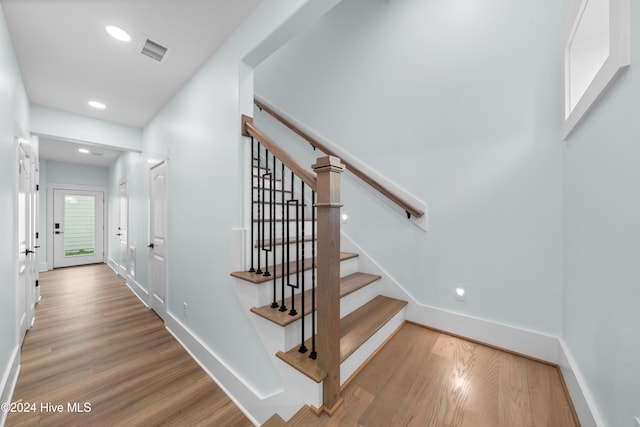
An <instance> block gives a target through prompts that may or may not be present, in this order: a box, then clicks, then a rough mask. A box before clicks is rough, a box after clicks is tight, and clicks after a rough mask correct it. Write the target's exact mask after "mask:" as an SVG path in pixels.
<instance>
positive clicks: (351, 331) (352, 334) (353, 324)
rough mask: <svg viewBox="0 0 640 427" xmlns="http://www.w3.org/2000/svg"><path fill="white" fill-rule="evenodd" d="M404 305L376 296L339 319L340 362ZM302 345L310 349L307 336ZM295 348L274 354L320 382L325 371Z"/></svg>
mask: <svg viewBox="0 0 640 427" xmlns="http://www.w3.org/2000/svg"><path fill="white" fill-rule="evenodd" d="M406 305H407V302H406V301H402V300H398V299H395V298H390V297H385V296H382V295H378V296H377V297H375V298H374V299H372V300H371V301H369V302H368V303H366V304H365V305H363V306H362V307H360V308H358V309H357V310H355V311H354V312H352V313H350V314H348V315H347V316H345V317H343V318H342V319H340V363H342V362H344V361H345V360H346V359H347V358H348V357H349V356H351V355H352V354H353V352H354V351H356V350H357V349H358V348H359V347H360V346H361V345H362V344H364V343H365V342H366V341H367V340H368V339H369V338H371V337H372V336H373V335H374V334H375V333H376V332H377V331H378V330H379V329H380V328H382V327H383V326H384V325H385V324H386V323H387V322H388V321H389V320H391V319H392V318H393V316H395V315H396V314H397V313H398V312H399V311H400V310H402V309H403V308H404V307H405V306H406ZM305 346H306V347H307V348H309V349H310V348H311V339H308V340H306V341H305ZM298 347H299V346H296V347H294V348H292V349H291V350H289V351H287V352H286V353H285V352H282V351H279V352H278V353H277V354H276V356H278V357H279V358H280V359H282V360H283V361H284V362H286V363H288V364H289V365H291V366H292V367H294V368H296V369H297V370H298V371H300V372H302V373H303V374H305V375H306V376H308V377H309V378H311V379H312V380H314V381H315V382H318V383H319V382H322V381H323V380H324V379H325V377H326V376H327V373H326V372H325V371H324V370H322V369H321V368H320V367H319V366H318V362H317V360H313V359H310V358H309V352H308V351H307V352H306V353H300V352H298Z"/></svg>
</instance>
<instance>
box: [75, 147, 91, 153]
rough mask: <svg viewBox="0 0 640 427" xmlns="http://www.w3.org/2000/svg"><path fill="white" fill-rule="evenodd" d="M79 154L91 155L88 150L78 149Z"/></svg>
mask: <svg viewBox="0 0 640 427" xmlns="http://www.w3.org/2000/svg"><path fill="white" fill-rule="evenodd" d="M78 152H79V153H82V154H89V150H87V149H86V148H78Z"/></svg>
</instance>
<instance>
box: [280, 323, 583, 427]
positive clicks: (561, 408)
mask: <svg viewBox="0 0 640 427" xmlns="http://www.w3.org/2000/svg"><path fill="white" fill-rule="evenodd" d="M342 396H343V398H344V400H345V402H344V404H343V405H342V406H341V407H340V409H338V411H337V412H336V413H335V414H334V415H333V416H332V417H327V416H326V415H322V416H320V417H318V416H316V415H314V414H313V413H312V412H311V411H310V410H309V409H304V410H301V411H300V412H298V414H296V415H295V416H294V417H293V418H292V419H291V420H289V422H288V423H286V425H287V426H304V427H315V426H366V427H369V426H376V427H377V426H380V427H386V426H416V427H423V426H469V427H483V426H487V427H498V426H504V427H521V426H557V427H571V426H578V425H579V424H578V422H577V421H576V419H575V418H574V412H573V410H572V406H571V404H570V402H569V400H568V399H567V396H566V393H565V389H564V386H563V383H562V380H561V378H560V375H559V373H558V370H557V368H556V367H553V366H550V365H547V364H543V363H539V362H535V361H533V360H530V359H526V358H524V357H520V356H516V355H513V354H510V353H506V352H503V351H499V350H495V349H493V348H489V347H486V346H483V345H480V344H476V343H472V342H470V341H466V340H463V339H459V338H456V337H453V336H450V335H446V334H443V333H440V332H436V331H433V330H430V329H426V328H423V327H420V326H417V325H413V324H410V323H407V324H405V325H404V326H403V327H402V328H401V329H400V330H399V332H398V333H397V334H396V335H395V336H394V337H393V338H392V339H391V340H389V342H388V344H387V345H386V346H385V347H384V348H383V349H382V350H380V351H379V352H378V354H377V355H376V356H375V357H374V358H373V359H372V360H371V361H370V363H369V364H368V365H366V367H365V368H364V369H362V370H361V371H360V373H359V375H358V376H357V377H355V378H354V379H353V380H352V381H351V382H350V383H349V384H348V385H347V386H346V387H345V388H344V390H343V392H342ZM274 425H277V424H276V423H274Z"/></svg>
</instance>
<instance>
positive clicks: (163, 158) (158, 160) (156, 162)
mask: <svg viewBox="0 0 640 427" xmlns="http://www.w3.org/2000/svg"><path fill="white" fill-rule="evenodd" d="M152 160H153V161H149V162H148V166H149V167H148V171H147V174H148V175H147V176H148V178H149V200H148V203H147V205H148V214H147V225H148V227H147V242H149V243H151V239H152V236H151V235H152V232H151V227H152V224H151V209H152V203H151V202H152V200H151V193H152V191H151V186H152V185H153V183H152V182H151V175H152V173H153V170H154V169H155V168H156V167H158V166H160V165H161V164H163V163H164V164H165V166H166V168H167V169H166V172H167V174H166V186H165V191H166V192H165V199H166V203H165V205H164V208H165V212H164V219H165V227H166V230H165V242H164V247H165V260H166V261H165V272H164V273H165V276H164V277H165V283H164V286H165V288H164V308H163V312H162V313H157V312H156V313H157V314H158V316H160V318H161V319H162V320H164V319H165V317H166V314H167V308H168V306H169V236H168V234H169V156H167V155H156V156H154V158H153V159H152ZM151 251H152V249H150V250H149V252H148V254H149V260H148V263H147V265H148V271H147V277H148V278H149V302H148V306H149V308H150V309H152V310H153V307H154V302H153V298H154V286H153V283H152V282H151V280H152V277H153V274H152V272H151V269H152V265H153V264H152V262H151V259H150V256H151ZM154 311H155V310H154Z"/></svg>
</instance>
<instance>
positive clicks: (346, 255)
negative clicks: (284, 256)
mask: <svg viewBox="0 0 640 427" xmlns="http://www.w3.org/2000/svg"><path fill="white" fill-rule="evenodd" d="M357 256H358V254H354V253H351V252H340V261H345V260H348V259H351V258H355V257H357ZM296 264H297V262H296V261H291V262H290V263H289V271H290V274H294V273H296V272H297V270H298V267H297V265H296ZM311 266H312V259H311V258H306V259H305V260H304V262H303V265H302V270H303V271H305V270H311ZM282 267H283V264H278V265H276V266H275V268H274V267H273V266H269V272H271V276H263V275H262V274H256V273H250V272H248V271H236V272H233V273H231V275H232V276H233V277H237V278H238V279H242V280H246V281H247V282H251V283H264V282H268V281H270V280H273V275H274V273H275V276H276V278H279V277H282V270H283V268H282Z"/></svg>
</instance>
